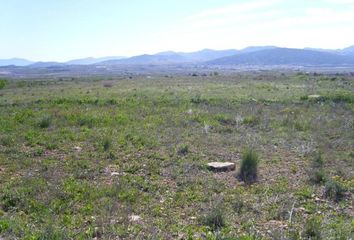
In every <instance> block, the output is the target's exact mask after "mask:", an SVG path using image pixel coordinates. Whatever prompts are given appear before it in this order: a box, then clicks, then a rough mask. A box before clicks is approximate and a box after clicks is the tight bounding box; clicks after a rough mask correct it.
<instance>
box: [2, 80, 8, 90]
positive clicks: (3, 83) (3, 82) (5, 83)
mask: <svg viewBox="0 0 354 240" xmlns="http://www.w3.org/2000/svg"><path fill="white" fill-rule="evenodd" d="M6 85H7V80H5V79H0V89H3V88H4V87H5V86H6Z"/></svg>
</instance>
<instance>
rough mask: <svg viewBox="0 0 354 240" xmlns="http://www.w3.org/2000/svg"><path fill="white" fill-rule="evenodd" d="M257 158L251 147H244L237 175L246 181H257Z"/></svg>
mask: <svg viewBox="0 0 354 240" xmlns="http://www.w3.org/2000/svg"><path fill="white" fill-rule="evenodd" d="M258 163H259V158H258V155H257V153H256V152H255V151H254V150H252V149H246V150H244V152H243V155H242V161H241V166H240V173H239V177H240V179H241V180H242V181H244V182H246V183H252V182H255V181H257V178H258Z"/></svg>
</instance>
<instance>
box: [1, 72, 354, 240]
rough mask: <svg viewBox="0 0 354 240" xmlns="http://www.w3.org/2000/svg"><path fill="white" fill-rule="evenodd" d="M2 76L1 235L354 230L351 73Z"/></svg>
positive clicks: (250, 235) (185, 235)
mask: <svg viewBox="0 0 354 240" xmlns="http://www.w3.org/2000/svg"><path fill="white" fill-rule="evenodd" d="M195 75H197V74H195ZM2 82H3V83H4V84H3V85H4V86H2V87H3V89H1V90H0V239H210V240H211V239H244V240H245V239H353V233H354V221H353V218H354V209H353V201H354V197H353V192H354V114H353V111H354V76H351V75H350V74H337V75H335V74H332V75H326V74H314V73H300V72H284V73H281V72H257V73H251V72H249V73H233V74H229V75H224V74H222V73H219V74H216V73H214V74H211V75H204V76H200V75H199V76H154V75H153V76H149V77H147V76H138V77H137V76H134V77H131V78H128V77H127V78H122V77H110V78H108V77H102V78H98V77H97V78H93V77H92V78H61V79H59V78H58V79H41V80H33V79H32V80H25V79H21V80H20V79H12V80H7V81H6V82H5V81H2ZM246 156H251V158H252V159H254V160H257V159H258V161H255V162H257V164H258V165H257V164H256V169H257V175H256V176H254V178H253V179H252V181H247V182H244V181H243V180H242V178H240V174H239V172H240V168H241V161H242V159H244V158H246ZM215 161H221V162H223V161H228V162H234V163H235V164H236V169H235V171H229V172H213V171H210V170H209V169H208V168H207V163H209V162H215Z"/></svg>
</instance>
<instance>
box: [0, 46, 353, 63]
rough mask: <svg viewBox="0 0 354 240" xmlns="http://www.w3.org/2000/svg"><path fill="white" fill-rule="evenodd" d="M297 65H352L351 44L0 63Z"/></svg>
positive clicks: (171, 52) (258, 47) (264, 47)
mask: <svg viewBox="0 0 354 240" xmlns="http://www.w3.org/2000/svg"><path fill="white" fill-rule="evenodd" d="M168 64H202V65H210V66H212V65H266V66H269V65H298V66H316V65H329V66H344V65H354V45H353V46H350V47H347V48H343V49H321V48H304V49H295V48H280V47H276V46H250V47H247V48H244V49H241V50H236V49H227V50H213V49H203V50H200V51H196V52H174V51H166V52H159V53H156V54H143V55H138V56H133V57H122V56H113V57H102V58H93V57H89V58H82V59H74V60H70V61H67V62H33V61H30V60H26V59H22V58H13V59H3V60H1V59H0V66H9V65H13V66H22V67H25V66H29V67H33V68H47V67H57V66H70V65H102V66H110V65H168Z"/></svg>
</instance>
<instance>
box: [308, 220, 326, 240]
mask: <svg viewBox="0 0 354 240" xmlns="http://www.w3.org/2000/svg"><path fill="white" fill-rule="evenodd" d="M304 235H305V236H304V238H305V239H312V240H319V239H322V237H321V219H320V218H319V217H312V218H310V219H308V220H307V221H306V224H305V231H304Z"/></svg>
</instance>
